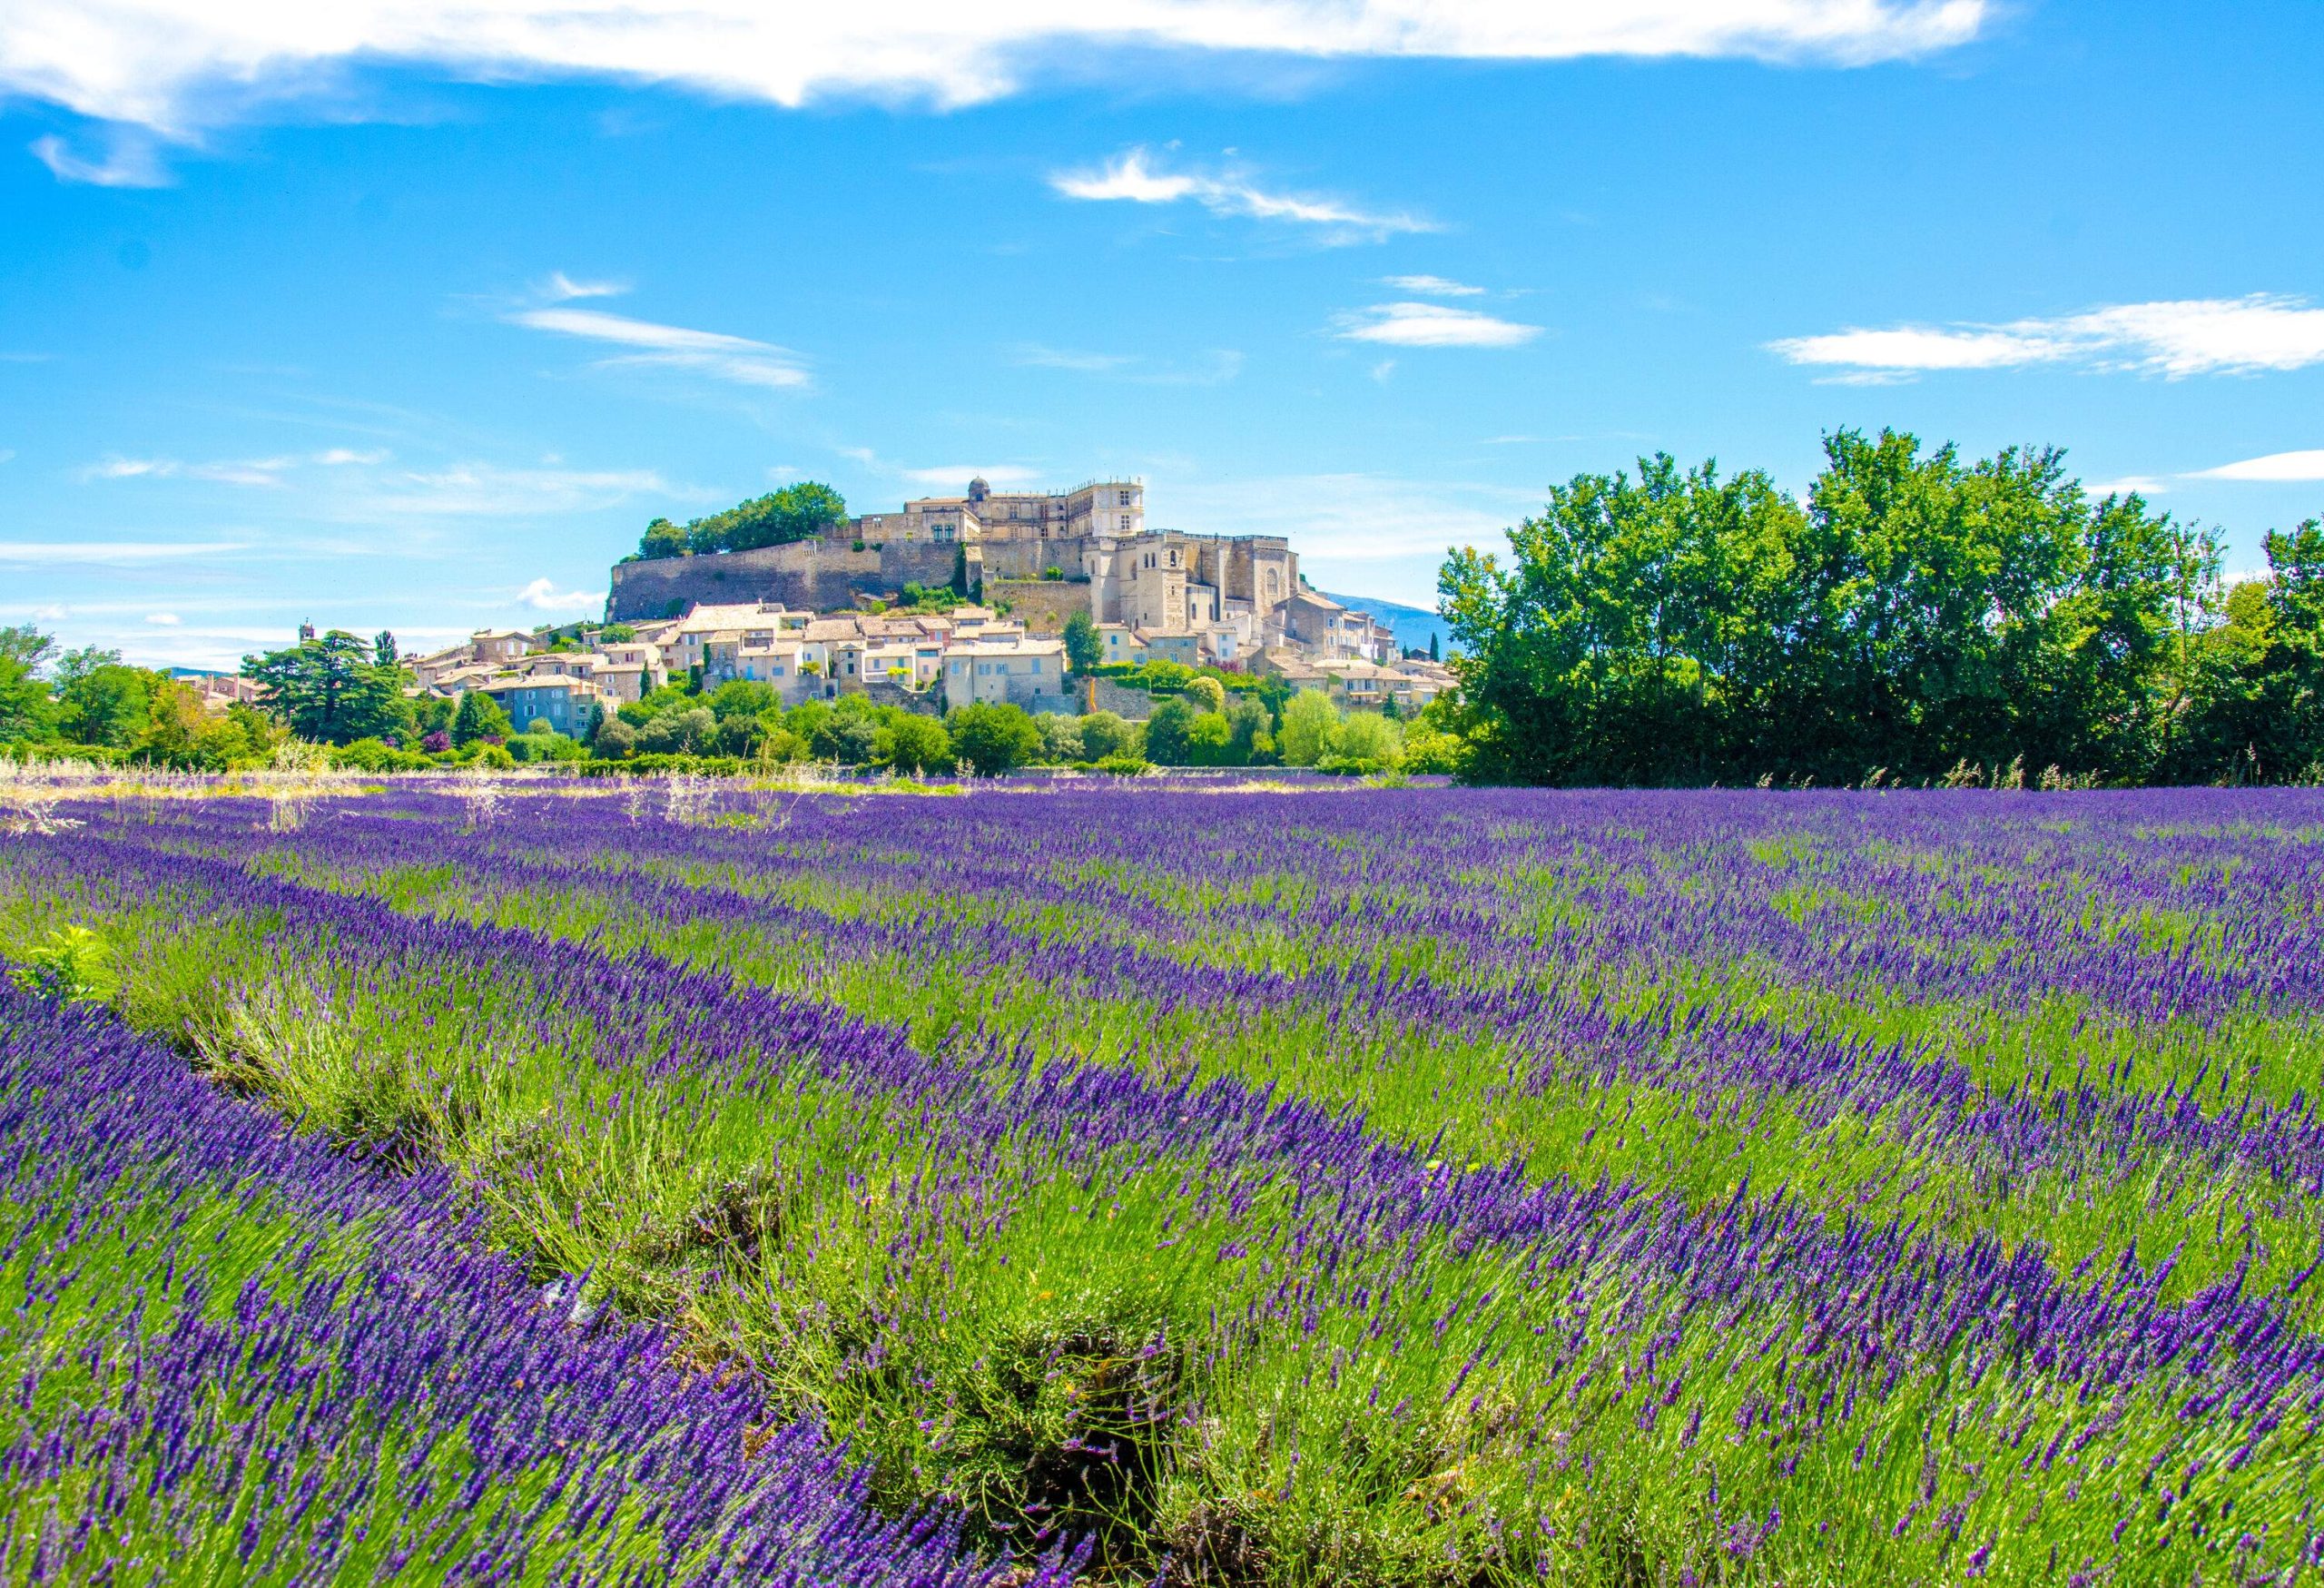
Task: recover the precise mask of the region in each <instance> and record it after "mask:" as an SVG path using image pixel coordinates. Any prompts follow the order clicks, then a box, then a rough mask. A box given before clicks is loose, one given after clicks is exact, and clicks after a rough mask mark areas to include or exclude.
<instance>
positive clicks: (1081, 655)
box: [1064, 612, 1106, 673]
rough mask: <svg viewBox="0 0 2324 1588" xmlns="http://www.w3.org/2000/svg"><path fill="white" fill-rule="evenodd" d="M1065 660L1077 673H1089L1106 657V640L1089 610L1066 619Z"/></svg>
mask: <svg viewBox="0 0 2324 1588" xmlns="http://www.w3.org/2000/svg"><path fill="white" fill-rule="evenodd" d="M1064 638H1065V661H1066V665H1067V666H1069V667H1071V668H1072V669H1073V670H1074V671H1075V672H1077V673H1087V672H1088V671H1089V670H1090V669H1091V668H1092V667H1095V666H1098V664H1099V663H1100V662H1103V661H1104V660H1105V659H1106V642H1105V641H1104V640H1103V639H1101V638H1100V637H1099V636H1098V625H1097V624H1096V623H1095V622H1094V621H1092V620H1091V618H1090V616H1089V615H1088V613H1087V612H1077V613H1075V614H1074V615H1073V616H1070V617H1068V618H1067V619H1066V620H1065V635H1064Z"/></svg>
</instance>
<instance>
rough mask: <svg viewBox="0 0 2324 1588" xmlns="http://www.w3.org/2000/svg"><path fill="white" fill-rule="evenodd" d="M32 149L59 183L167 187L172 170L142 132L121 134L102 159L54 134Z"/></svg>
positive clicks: (0, 66) (0, 49)
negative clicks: (88, 157)
mask: <svg viewBox="0 0 2324 1588" xmlns="http://www.w3.org/2000/svg"><path fill="white" fill-rule="evenodd" d="M7 43H8V40H7V36H6V25H5V23H0V81H5V76H6V66H7V61H6V54H5V52H6V47H7ZM31 147H32V152H33V154H34V157H35V158H37V159H38V160H39V161H40V163H42V164H43V165H45V166H47V167H48V169H49V171H50V173H52V174H54V176H55V178H56V180H57V181H59V182H86V183H88V184H89V185H91V186H93V187H167V186H169V185H170V173H168V172H167V171H165V170H163V169H162V162H161V157H160V156H159V155H158V154H156V153H154V150H153V140H152V139H151V138H149V137H147V136H145V135H143V133H126V132H123V133H117V134H116V135H115V136H114V138H113V147H112V148H111V149H110V150H109V151H108V152H107V153H105V155H104V157H103V159H101V160H86V159H84V158H82V157H81V156H80V155H78V154H75V153H73V150H72V148H71V147H70V146H69V145H68V144H66V143H65V142H64V139H62V138H60V137H57V136H56V135H55V134H54V133H51V134H50V135H48V136H47V137H44V138H34V140H33V141H32V144H31Z"/></svg>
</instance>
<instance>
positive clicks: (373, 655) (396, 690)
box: [242, 628, 412, 745]
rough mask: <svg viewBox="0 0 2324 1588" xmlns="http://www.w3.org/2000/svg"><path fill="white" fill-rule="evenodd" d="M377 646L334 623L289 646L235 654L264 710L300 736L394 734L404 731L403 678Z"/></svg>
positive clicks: (345, 739)
mask: <svg viewBox="0 0 2324 1588" xmlns="http://www.w3.org/2000/svg"><path fill="white" fill-rule="evenodd" d="M384 648H385V647H384V646H376V645H373V644H367V643H366V642H365V641H363V640H361V639H359V638H358V637H357V636H354V635H351V634H349V633H347V632H346V631H345V630H343V629H337V628H334V629H332V630H331V631H330V633H329V634H326V635H324V636H322V637H321V638H320V639H310V640H301V641H300V643H299V644H298V645H296V646H292V647H291V649H289V650H281V651H269V652H267V653H266V654H265V655H264V656H245V657H243V658H242V676H244V677H245V678H250V679H252V680H254V681H256V683H257V684H258V686H259V687H260V690H261V704H263V705H265V707H266V709H267V711H268V713H269V714H270V715H272V716H273V717H274V718H275V720H277V721H278V722H280V723H281V724H282V725H284V726H286V727H288V728H289V729H290V730H291V732H292V733H294V734H296V735H299V736H300V738H302V739H312V740H315V741H317V742H319V743H321V744H328V745H345V744H349V743H351V742H352V741H354V740H357V739H399V738H402V737H405V736H408V735H409V734H410V732H411V729H412V713H411V705H410V703H409V702H408V701H407V700H405V698H404V695H403V689H404V685H405V683H406V682H407V681H408V678H409V676H408V675H407V674H406V673H405V672H404V670H403V669H402V668H401V667H399V666H395V665H393V664H392V663H385V664H383V663H382V662H380V661H379V652H380V650H382V649H384Z"/></svg>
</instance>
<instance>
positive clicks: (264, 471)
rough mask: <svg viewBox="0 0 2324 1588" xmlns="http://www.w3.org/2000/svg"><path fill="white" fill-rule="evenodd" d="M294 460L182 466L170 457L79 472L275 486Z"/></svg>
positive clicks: (112, 461)
mask: <svg viewBox="0 0 2324 1588" xmlns="http://www.w3.org/2000/svg"><path fill="white" fill-rule="evenodd" d="M295 461H296V460H295V459H289V458H250V459H240V460H234V459H227V460H224V461H221V462H216V463H182V462H180V461H179V460H178V459H174V458H123V457H118V456H115V457H112V458H106V459H103V460H101V461H99V462H96V463H92V464H90V465H89V466H88V467H86V468H85V469H82V470H81V478H83V479H140V478H151V479H181V478H182V479H204V480H208V481H210V482H211V483H212V484H214V485H247V486H276V485H281V483H282V472H283V470H285V469H289V468H291V466H292V464H293V463H294V462H295Z"/></svg>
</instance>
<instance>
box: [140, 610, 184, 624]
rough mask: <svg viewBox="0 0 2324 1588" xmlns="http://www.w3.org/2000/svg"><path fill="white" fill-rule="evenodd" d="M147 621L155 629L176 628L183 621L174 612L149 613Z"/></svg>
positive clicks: (146, 617) (146, 616)
mask: <svg viewBox="0 0 2324 1588" xmlns="http://www.w3.org/2000/svg"><path fill="white" fill-rule="evenodd" d="M145 621H146V622H148V623H150V624H152V625H153V626H154V627H155V628H175V627H177V626H178V625H179V623H180V622H182V619H181V618H180V617H179V616H178V615H177V614H176V613H174V612H148V613H147V614H146V615H145Z"/></svg>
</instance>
